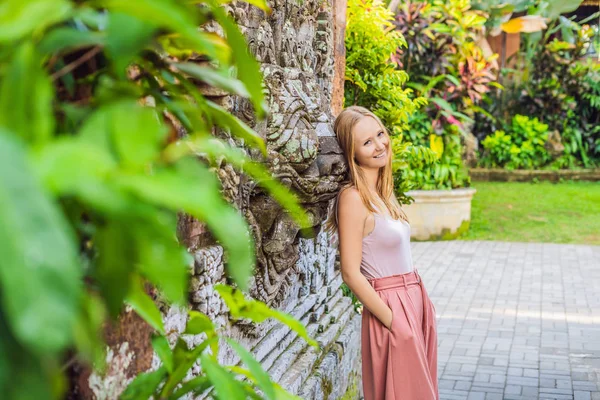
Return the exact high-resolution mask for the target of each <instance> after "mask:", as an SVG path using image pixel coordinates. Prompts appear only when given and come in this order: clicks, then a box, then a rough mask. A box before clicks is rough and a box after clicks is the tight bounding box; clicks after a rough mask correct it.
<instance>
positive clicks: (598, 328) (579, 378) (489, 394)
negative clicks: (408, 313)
mask: <svg viewBox="0 0 600 400" xmlns="http://www.w3.org/2000/svg"><path fill="white" fill-rule="evenodd" d="M413 257H414V261H415V264H416V265H417V268H419V271H420V273H421V275H422V276H423V280H424V281H425V284H426V287H427V288H428V290H429V293H430V296H431V298H432V300H433V302H434V303H435V305H436V308H437V316H438V329H439V379H440V381H439V382H440V397H441V399H442V400H443V399H448V400H450V399H469V400H471V399H473V400H475V399H482V400H491V399H494V400H495V399H575V400H584V399H587V400H600V246H584V245H559V244H537V243H507V242H486V241H478V242H465V241H451V242H424V243H414V244H413Z"/></svg>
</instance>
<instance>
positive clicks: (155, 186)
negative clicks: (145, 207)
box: [116, 159, 255, 288]
mask: <svg viewBox="0 0 600 400" xmlns="http://www.w3.org/2000/svg"><path fill="white" fill-rule="evenodd" d="M116 182H117V183H118V184H119V185H120V186H121V187H122V188H124V189H126V190H129V191H130V192H131V193H134V194H135V195H137V196H140V197H141V198H144V199H146V200H147V201H149V202H153V203H155V204H157V205H162V206H165V207H168V208H170V209H173V210H183V211H185V212H187V213H189V214H191V215H193V216H195V217H196V218H198V219H199V220H201V221H204V222H206V223H207V225H208V227H209V228H210V230H211V232H212V233H213V234H214V235H215V237H216V238H217V239H218V240H219V241H220V242H221V244H222V245H223V247H224V248H225V250H226V251H227V254H228V263H227V272H228V273H229V275H230V276H231V277H232V278H233V279H234V281H235V282H236V283H237V284H238V285H239V286H240V287H242V288H246V287H247V285H248V278H249V277H250V274H251V273H252V269H253V266H254V260H255V259H254V251H253V250H254V245H253V244H252V238H251V236H250V234H249V231H248V225H247V223H246V221H245V220H244V218H242V216H241V215H240V214H239V212H238V211H236V210H235V209H233V208H232V207H231V206H230V205H229V204H227V202H225V200H224V199H223V198H222V197H221V194H220V191H219V184H218V181H217V179H216V178H215V176H214V175H213V174H212V173H211V172H210V171H209V170H208V169H207V168H206V167H205V166H203V165H201V164H200V163H198V162H196V161H195V160H190V159H183V160H180V161H178V162H177V164H176V165H175V168H174V169H156V171H155V172H154V174H153V175H130V176H128V175H123V176H119V177H118V178H116ZM194 182H196V184H194ZM200 183H201V184H200Z"/></svg>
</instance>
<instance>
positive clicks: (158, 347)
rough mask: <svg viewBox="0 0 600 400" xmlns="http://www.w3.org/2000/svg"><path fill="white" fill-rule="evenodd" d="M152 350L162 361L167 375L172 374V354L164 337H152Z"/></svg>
mask: <svg viewBox="0 0 600 400" xmlns="http://www.w3.org/2000/svg"><path fill="white" fill-rule="evenodd" d="M152 348H153V349H154V351H155V352H156V354H157V355H158V358H160V361H162V363H163V366H164V367H165V368H166V370H167V372H168V373H171V372H173V352H172V351H171V348H170V347H169V342H168V341H167V338H165V337H164V336H160V335H159V336H154V337H153V338H152Z"/></svg>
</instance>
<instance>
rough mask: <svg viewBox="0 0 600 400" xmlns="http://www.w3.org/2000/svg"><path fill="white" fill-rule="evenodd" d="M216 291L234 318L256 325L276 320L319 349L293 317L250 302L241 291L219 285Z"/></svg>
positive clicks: (259, 303) (255, 301)
mask: <svg viewBox="0 0 600 400" xmlns="http://www.w3.org/2000/svg"><path fill="white" fill-rule="evenodd" d="M215 290H216V291H217V292H218V293H219V295H220V296H221V297H222V298H223V301H225V304H226V305H227V307H228V308H229V313H230V314H231V316H232V317H233V318H248V319H250V320H251V321H253V322H256V323H261V322H263V321H265V320H266V319H268V318H274V319H276V320H278V321H279V322H282V323H283V324H284V325H286V326H288V327H289V328H290V329H292V330H293V331H294V332H296V333H297V334H298V335H300V337H302V338H303V339H304V340H306V341H307V342H308V344H310V345H311V346H315V347H318V344H317V342H316V341H315V340H314V339H312V338H311V337H310V336H309V335H308V332H307V331H306V327H305V326H304V325H303V324H302V323H301V322H300V321H298V320H297V319H295V318H294V317H292V316H291V315H288V314H286V313H284V312H281V311H279V310H275V309H272V308H270V307H269V306H267V305H266V304H265V303H263V302H261V301H258V300H254V299H250V300H248V299H246V297H245V296H244V294H243V293H242V292H241V291H240V290H237V289H235V288H232V287H231V286H227V285H217V286H215Z"/></svg>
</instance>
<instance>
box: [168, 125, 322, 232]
mask: <svg viewBox="0 0 600 400" xmlns="http://www.w3.org/2000/svg"><path fill="white" fill-rule="evenodd" d="M190 150H191V151H193V152H194V153H195V154H200V155H205V156H209V157H210V158H211V159H217V160H218V159H220V158H225V160H226V161H227V162H229V163H230V164H231V165H233V166H234V167H235V168H237V169H238V170H240V171H242V172H244V173H246V174H248V175H249V176H251V177H252V178H253V179H255V180H256V182H257V183H258V185H259V186H261V187H263V188H264V189H265V190H267V192H268V193H269V194H270V195H271V196H272V197H273V198H274V199H275V200H277V201H278V202H279V204H281V205H282V206H283V207H284V208H285V210H286V211H287V212H289V213H290V216H291V217H292V218H293V219H294V221H296V223H297V224H298V225H300V227H301V228H309V227H311V226H312V222H311V220H310V219H309V217H308V215H307V214H306V212H305V211H304V209H303V208H302V206H301V204H300V202H299V200H298V197H297V196H296V195H295V194H294V193H293V192H292V191H290V189H288V188H287V187H285V186H283V184H281V183H280V182H278V181H277V180H276V179H274V178H273V176H272V175H271V173H270V172H269V171H268V170H267V169H266V167H264V166H263V165H262V164H259V163H256V162H253V161H252V160H250V159H249V158H248V157H247V156H246V155H245V154H244V153H243V151H241V150H240V149H238V148H235V147H231V146H229V145H227V144H225V143H224V142H223V141H221V140H219V139H216V138H213V137H206V136H200V135H195V136H192V137H191V138H190V139H189V140H186V141H182V142H181V143H179V144H178V145H177V146H174V147H171V148H168V149H167V150H166V153H167V154H168V153H170V152H172V154H170V155H168V157H175V158H177V157H181V156H182V155H185V154H187V152H188V151H190ZM175 153H179V154H175Z"/></svg>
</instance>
